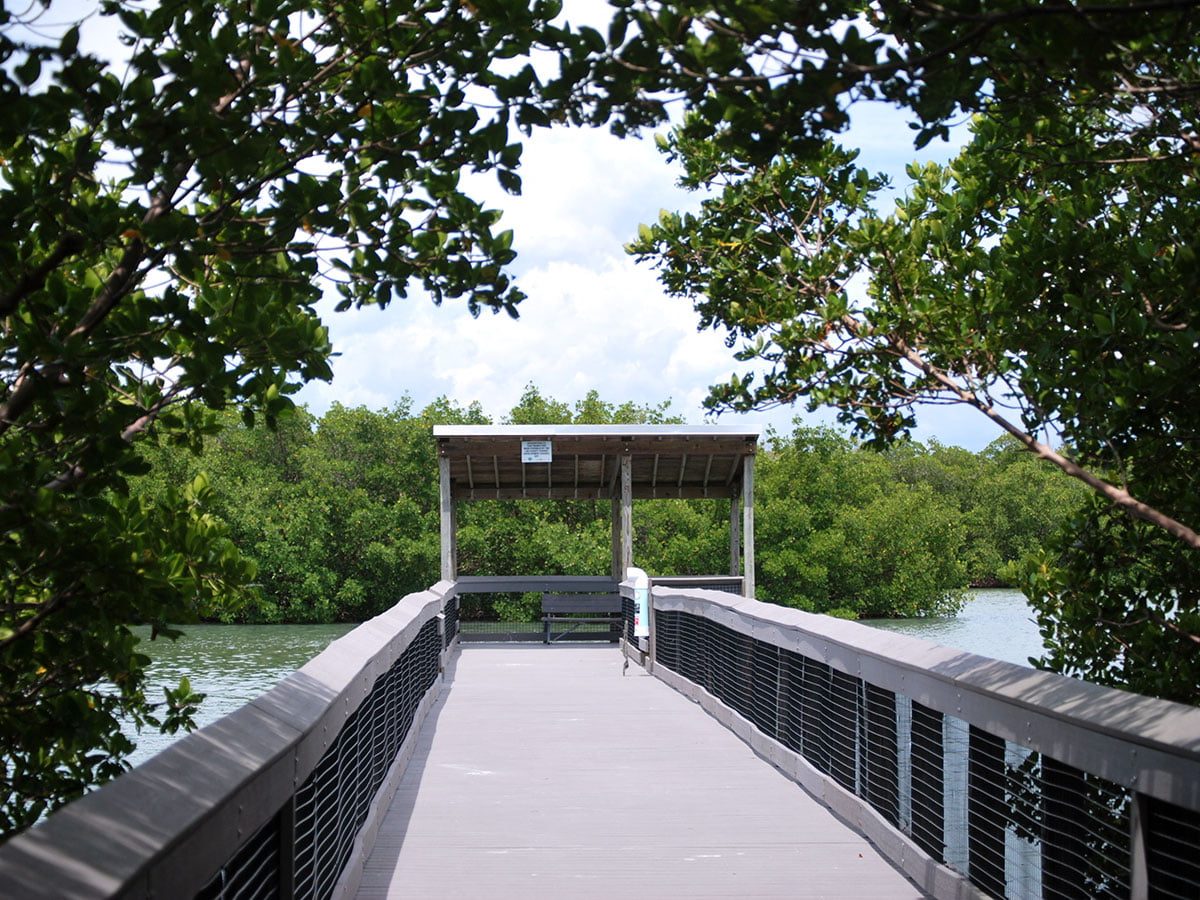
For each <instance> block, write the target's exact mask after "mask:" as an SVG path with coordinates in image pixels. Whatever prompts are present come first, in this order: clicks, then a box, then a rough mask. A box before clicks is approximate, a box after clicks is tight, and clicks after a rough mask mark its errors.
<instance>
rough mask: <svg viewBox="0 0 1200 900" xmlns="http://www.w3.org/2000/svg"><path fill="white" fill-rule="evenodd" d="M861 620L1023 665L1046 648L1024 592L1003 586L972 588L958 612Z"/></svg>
mask: <svg viewBox="0 0 1200 900" xmlns="http://www.w3.org/2000/svg"><path fill="white" fill-rule="evenodd" d="M863 624H864V625H872V626H874V627H876V628H885V629H887V630H888V631H899V632H903V633H904V634H910V635H912V636H913V637H919V638H923V639H925V640H927V641H933V642H934V643H935V644H943V645H945V646H947V647H954V648H956V649H958V650H967V651H969V652H971V653H978V654H980V655H981V656H990V657H992V658H994V659H1003V660H1007V661H1008V662H1014V663H1019V664H1020V665H1023V666H1027V665H1029V657H1031V656H1040V655H1041V654H1042V651H1043V650H1044V649H1045V645H1044V644H1043V643H1042V636H1041V635H1040V634H1039V633H1038V629H1037V625H1036V624H1035V623H1034V621H1033V611H1032V610H1031V609H1030V608H1029V603H1028V601H1027V600H1026V599H1025V595H1024V594H1022V593H1021V592H1020V591H1014V590H1008V589H1004V588H986V589H978V590H973V591H971V592H970V596H969V599H968V600H967V602H966V604H965V605H964V606H963V608H962V611H961V612H959V614H958V615H957V616H942V617H937V618H928V619H866V620H864V621H863Z"/></svg>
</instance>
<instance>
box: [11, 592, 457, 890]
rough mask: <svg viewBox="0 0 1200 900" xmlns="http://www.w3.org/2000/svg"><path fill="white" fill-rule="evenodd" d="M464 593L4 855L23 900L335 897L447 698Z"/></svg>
mask: <svg viewBox="0 0 1200 900" xmlns="http://www.w3.org/2000/svg"><path fill="white" fill-rule="evenodd" d="M451 587H452V585H451V584H450V583H449V582H440V583H439V584H437V585H435V586H434V587H433V588H431V589H429V590H427V591H422V592H420V593H416V594H410V595H408V596H406V597H405V598H404V599H402V600H401V601H400V602H399V603H397V604H396V605H395V606H394V607H392V608H391V609H390V610H388V611H387V612H385V613H383V614H382V615H380V616H377V617H376V618H374V619H372V620H370V621H369V622H365V623H363V624H362V625H360V626H359V627H358V628H356V629H354V631H352V632H350V633H349V634H347V635H345V636H344V637H342V638H340V639H339V640H337V641H335V642H333V643H332V644H331V645H330V646H329V647H328V648H327V649H326V650H325V651H324V652H323V653H321V654H320V655H318V656H317V657H316V658H314V659H313V660H312V661H311V662H309V663H308V664H307V665H305V666H304V667H303V668H301V669H300V670H299V671H297V672H295V673H294V674H292V675H290V676H289V677H287V678H285V679H284V680H283V681H281V682H280V683H279V684H278V685H277V686H276V687H274V688H273V689H271V690H270V691H268V692H267V693H265V694H263V695H262V696H261V697H259V698H258V699H257V700H255V701H253V702H252V703H249V704H247V705H246V706H244V707H242V708H241V709H240V710H237V711H236V712H234V713H232V714H231V715H229V716H226V717H225V718H223V719H221V720H220V721H218V722H215V723H213V724H212V725H210V726H208V727H206V728H203V729H201V730H200V731H197V732H195V733H194V734H191V735H188V736H187V737H185V738H183V739H182V740H180V741H178V742H177V743H175V744H173V745H171V746H170V747H168V748H166V749H165V750H163V751H162V752H161V753H159V754H157V755H156V756H154V757H152V758H151V759H149V760H148V761H147V762H145V763H143V764H142V765H140V766H138V767H137V768H136V769H134V770H133V771H132V772H129V773H126V774H125V775H123V776H122V777H120V778H118V779H117V780H115V781H113V782H112V783H110V784H108V785H106V786H105V787H104V788H102V789H101V790H98V791H96V792H94V793H92V794H89V795H87V796H85V797H83V798H81V799H80V800H77V801H76V802H74V803H72V804H70V805H68V806H66V807H64V808H63V809H61V810H59V811H58V812H56V813H54V814H53V815H51V816H50V817H49V818H48V819H47V820H46V821H44V822H42V823H41V824H39V825H38V826H36V827H34V828H32V829H30V830H29V831H27V832H25V833H24V834H21V835H18V836H17V837H15V838H13V839H12V840H10V841H9V842H8V843H7V844H5V845H4V846H3V847H0V885H3V887H2V888H0V894H3V895H4V896H12V897H22V898H42V897H45V898H50V897H53V898H56V900H63V898H100V897H130V898H132V897H191V896H197V897H203V898H235V897H236V898H246V900H250V898H267V897H278V898H282V900H292V898H299V900H326V898H331V897H342V896H350V895H353V893H354V891H355V889H356V885H357V879H358V876H359V875H360V874H361V873H360V870H359V868H358V865H360V864H361V859H362V856H363V854H362V853H361V852H358V851H359V850H361V848H363V847H369V846H370V845H371V843H373V841H374V833H375V831H376V830H377V829H378V825H379V821H378V820H379V817H380V816H381V815H382V812H383V811H384V810H386V808H387V804H388V802H389V801H390V799H391V796H392V794H394V792H395V789H396V786H397V785H398V784H399V779H400V776H401V775H402V774H403V771H404V767H405V765H406V764H407V762H408V759H409V758H410V757H411V754H412V749H413V745H414V742H415V737H416V734H417V731H418V729H419V727H420V723H421V721H422V720H423V719H424V717H425V714H426V712H427V711H428V709H429V707H430V706H431V705H432V703H433V701H434V700H435V699H436V697H437V695H438V693H439V690H440V686H441V680H440V678H439V673H440V672H441V670H442V667H443V662H444V660H445V652H446V648H447V647H450V646H451V645H452V644H453V642H454V640H455V637H456V635H457V603H456V601H454V600H453V599H450V600H449V602H446V596H445V595H446V594H447V593H448V592H449V590H450V588H451Z"/></svg>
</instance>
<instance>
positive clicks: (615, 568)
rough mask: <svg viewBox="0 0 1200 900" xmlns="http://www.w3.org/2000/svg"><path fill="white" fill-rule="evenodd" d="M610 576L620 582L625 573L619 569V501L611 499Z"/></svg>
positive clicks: (623, 578)
mask: <svg viewBox="0 0 1200 900" xmlns="http://www.w3.org/2000/svg"><path fill="white" fill-rule="evenodd" d="M610 531H611V532H612V576H613V580H615V581H617V582H621V581H624V580H625V572H624V571H622V569H621V501H620V500H619V499H618V498H616V497H613V499H612V520H611V528H610Z"/></svg>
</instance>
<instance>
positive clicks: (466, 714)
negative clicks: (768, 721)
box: [358, 645, 922, 900]
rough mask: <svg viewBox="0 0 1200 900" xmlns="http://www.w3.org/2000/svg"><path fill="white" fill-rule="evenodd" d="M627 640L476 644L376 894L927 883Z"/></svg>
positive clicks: (729, 892) (435, 726) (399, 821)
mask: <svg viewBox="0 0 1200 900" xmlns="http://www.w3.org/2000/svg"><path fill="white" fill-rule="evenodd" d="M621 663H622V658H621V655H620V653H619V651H617V650H615V649H613V648H612V647H611V646H564V645H556V646H551V647H544V646H540V645H539V646H534V647H530V646H524V647H504V646H470V647H466V648H465V649H464V650H463V651H462V654H461V657H460V658H459V661H458V665H457V672H456V673H455V674H454V678H453V686H452V687H451V688H450V690H449V691H448V692H447V693H446V694H445V695H443V697H442V699H441V700H440V701H439V702H438V704H437V705H436V706H435V707H434V708H433V710H432V711H431V714H430V717H429V719H428V720H427V721H426V724H425V726H424V728H423V729H422V732H421V735H420V739H419V743H418V745H417V748H416V752H415V755H414V757H413V760H412V762H411V763H410V765H409V767H408V770H407V772H406V774H405V776H404V780H403V783H402V784H401V785H400V789H399V790H398V791H397V793H396V797H395V800H394V801H393V804H392V807H391V809H390V811H389V812H388V814H387V818H386V820H385V821H384V823H383V825H382V827H381V829H380V834H379V838H378V841H377V843H376V846H375V849H374V852H373V853H372V854H371V856H370V858H369V859H368V860H367V861H366V864H365V871H364V873H363V877H362V882H361V887H360V890H359V893H358V897H359V898H360V900H381V898H385V897H387V898H391V897H402V896H403V897H420V898H434V897H467V898H476V897H478V898H501V897H522V898H534V897H548V898H559V897H563V898H566V897H604V898H608V900H611V898H612V897H619V896H621V895H622V894H630V895H634V896H644V897H654V898H666V897H687V898H695V897H781V898H802V897H853V898H911V897H920V896H922V895H921V892H920V891H919V890H918V889H917V888H916V887H915V886H914V885H913V884H912V883H911V882H910V881H908V880H907V879H905V878H904V876H903V875H901V874H900V873H899V872H897V871H896V870H895V869H893V868H892V867H891V865H890V864H889V863H887V862H886V861H885V860H884V859H883V858H882V857H880V856H879V855H878V854H877V853H876V852H875V850H874V848H873V847H872V846H871V844H870V843H868V842H867V841H866V839H864V838H863V837H861V836H860V835H858V834H857V833H855V832H854V831H852V830H850V829H849V828H848V827H847V826H846V825H844V824H843V823H842V822H841V821H839V820H838V819H836V818H835V817H834V816H833V815H832V814H831V813H830V812H829V811H828V810H826V809H825V808H824V807H823V806H821V805H820V804H818V803H817V802H816V801H815V800H813V799H812V798H811V797H810V796H809V795H808V794H807V793H805V792H804V791H803V790H802V789H801V788H800V787H798V786H797V785H795V784H794V783H793V782H791V781H789V780H788V779H786V778H784V777H783V775H781V774H780V773H779V772H778V771H776V770H775V769H774V768H773V767H772V766H770V765H768V764H767V763H766V762H764V761H762V760H761V759H760V758H759V757H757V756H756V755H755V754H754V753H753V751H751V750H750V748H749V747H747V746H746V745H745V744H744V743H742V742H741V741H740V740H738V739H737V738H736V737H735V736H734V735H733V734H732V733H731V732H729V731H728V730H727V729H725V728H724V727H723V726H721V725H720V724H719V723H717V722H716V721H715V720H714V719H712V718H711V717H709V716H708V715H707V714H706V713H705V712H704V711H703V710H701V709H700V707H698V706H697V705H695V704H694V703H692V702H690V701H689V700H687V699H686V698H684V697H682V696H680V695H679V694H677V693H676V692H675V691H673V690H671V689H670V688H668V687H667V686H666V685H664V684H663V683H662V682H660V681H658V680H657V679H655V678H653V677H650V676H648V675H646V674H645V673H644V672H642V670H641V669H639V668H637V667H636V666H632V665H631V666H630V668H629V671H628V674H627V675H626V676H625V677H622V675H621Z"/></svg>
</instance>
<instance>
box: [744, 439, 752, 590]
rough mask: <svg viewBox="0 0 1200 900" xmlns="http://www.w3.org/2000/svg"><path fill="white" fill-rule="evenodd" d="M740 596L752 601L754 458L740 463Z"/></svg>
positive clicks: (750, 457)
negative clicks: (741, 547)
mask: <svg viewBox="0 0 1200 900" xmlns="http://www.w3.org/2000/svg"><path fill="white" fill-rule="evenodd" d="M742 540H743V542H744V546H743V549H742V595H743V596H745V597H749V598H750V599H751V600H753V599H754V457H753V456H747V457H746V458H745V459H744V460H743V461H742Z"/></svg>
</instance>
